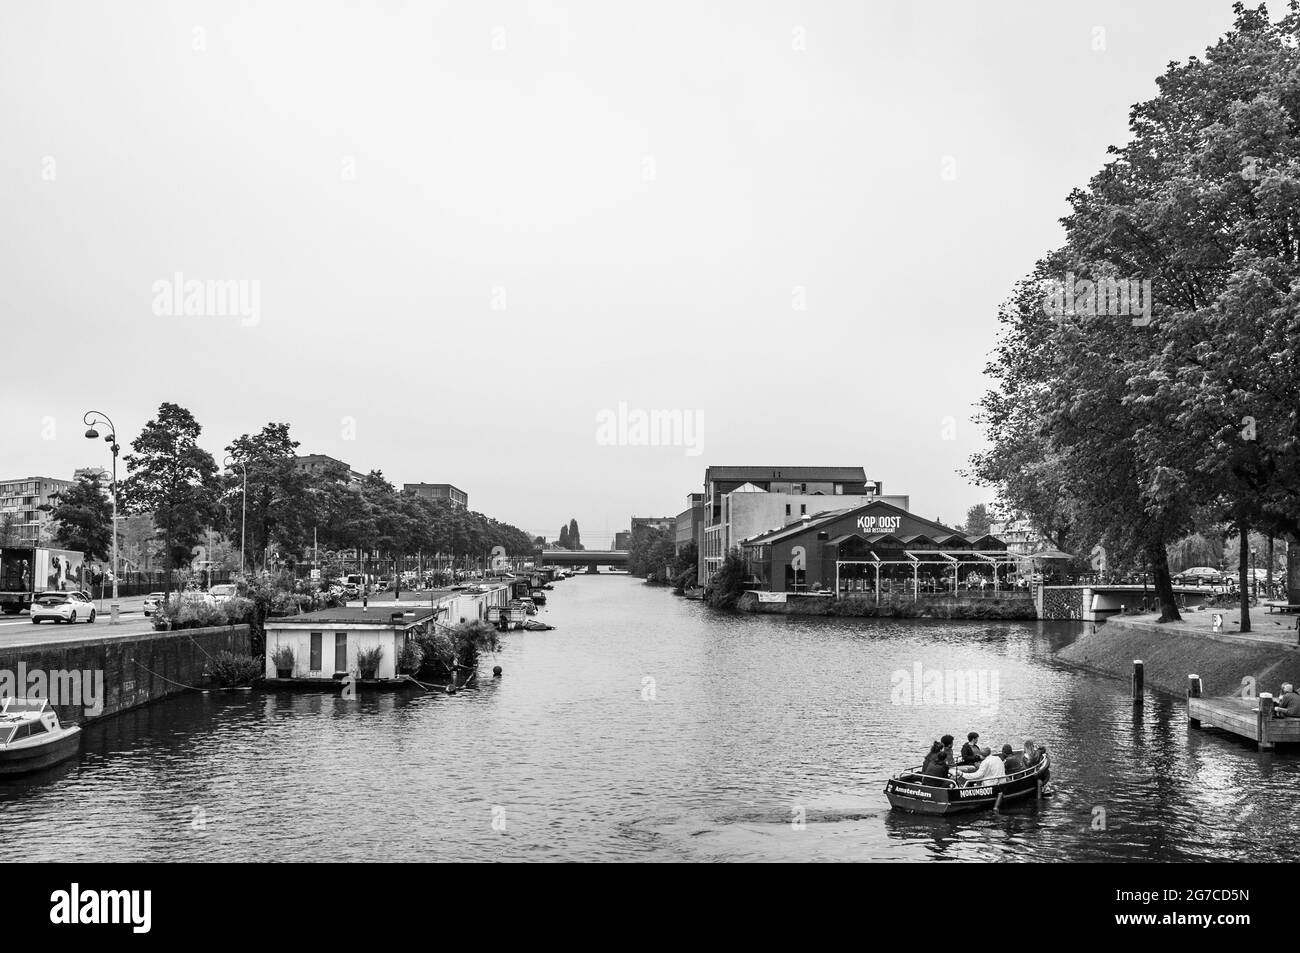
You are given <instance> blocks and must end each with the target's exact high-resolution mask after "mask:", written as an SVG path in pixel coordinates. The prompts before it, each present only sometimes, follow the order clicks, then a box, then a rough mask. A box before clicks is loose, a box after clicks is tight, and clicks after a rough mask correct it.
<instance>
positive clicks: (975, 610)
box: [736, 592, 1037, 620]
mask: <svg viewBox="0 0 1300 953" xmlns="http://www.w3.org/2000/svg"><path fill="white" fill-rule="evenodd" d="M736 608H737V609H739V610H740V611H742V612H758V613H768V614H773V615H820V616H840V617H846V618H860V619H1005V620H1033V619H1036V618H1037V613H1036V612H1035V610H1034V603H1033V600H1032V599H1029V598H1027V597H1026V596H1024V595H1023V594H1012V595H1007V596H970V597H962V596H928V597H927V596H922V597H921V598H920V599H912V598H910V597H905V598H900V597H896V596H882V597H881V599H880V601H879V602H877V601H876V598H875V596H845V597H844V598H842V599H836V598H835V597H834V596H833V595H831V594H829V593H827V594H824V595H814V594H809V595H804V594H794V593H792V594H789V595H787V596H786V599H785V601H784V602H760V601H759V598H758V594H757V593H755V592H746V593H744V594H743V595H742V596H740V598H739V599H738V600H737V602H736Z"/></svg>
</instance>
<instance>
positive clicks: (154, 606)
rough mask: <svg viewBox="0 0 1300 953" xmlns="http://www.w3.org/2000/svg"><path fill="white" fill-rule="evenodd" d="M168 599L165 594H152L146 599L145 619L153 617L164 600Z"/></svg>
mask: <svg viewBox="0 0 1300 953" xmlns="http://www.w3.org/2000/svg"><path fill="white" fill-rule="evenodd" d="M165 598H167V596H166V594H165V593H162V592H151V593H149V595H147V596H145V597H144V614H145V618H148V617H149V616H151V615H153V614H154V613H155V612H157V611H158V609H159V607H160V606H162V603H163V599H165Z"/></svg>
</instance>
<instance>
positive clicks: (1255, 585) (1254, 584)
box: [1250, 546, 1259, 597]
mask: <svg viewBox="0 0 1300 953" xmlns="http://www.w3.org/2000/svg"><path fill="white" fill-rule="evenodd" d="M1250 588H1251V591H1252V592H1254V593H1255V595H1256V597H1258V596H1259V579H1258V578H1257V577H1256V576H1255V547H1254V546H1252V547H1251V548H1250Z"/></svg>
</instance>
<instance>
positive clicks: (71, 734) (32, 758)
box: [0, 697, 81, 776]
mask: <svg viewBox="0 0 1300 953" xmlns="http://www.w3.org/2000/svg"><path fill="white" fill-rule="evenodd" d="M80 746H81V727H80V726H79V725H69V726H68V727H66V728H65V727H63V726H62V725H60V724H59V716H58V715H56V714H55V713H54V710H53V709H52V708H51V707H50V702H49V699H46V698H32V699H27V698H14V697H8V698H5V699H4V701H3V702H2V703H0V776H3V775H10V774H27V773H29V772H32V771H40V770H41V769H42V768H48V767H50V766H52V765H55V764H58V763H59V762H60V761H63V760H65V759H67V758H71V757H72V756H73V755H74V754H76V753H77V749H78V748H79V747H80Z"/></svg>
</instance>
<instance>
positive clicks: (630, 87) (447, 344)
mask: <svg viewBox="0 0 1300 953" xmlns="http://www.w3.org/2000/svg"><path fill="white" fill-rule="evenodd" d="M1274 12H1275V14H1276V13H1281V12H1282V11H1281V7H1280V5H1278V9H1277V10H1275V11H1274ZM1231 20H1232V16H1231V5H1230V3H1228V2H1227V0H1162V2H1143V3H1141V4H1137V3H1134V2H1132V0H1113V2H1112V0H1108V2H1072V3H1068V4H1066V3H1043V2H1041V0H1036V2H1020V3H1003V4H997V5H988V4H973V3H970V2H969V0H962V2H942V3H917V4H911V3H897V2H894V3H879V2H860V0H840V2H830V0H826V2H808V3H792V2H786V3H782V2H752V0H751V2H728V3H717V2H714V3H707V2H706V3H701V2H693V3H688V2H668V0H655V2H646V3H609V2H603V3H602V2H585V3H561V2H512V3H505V2H481V0H476V2H459V3H441V4H431V3H395V2H370V3H365V2H346V3H344V2H320V0H310V2H307V0H304V2H296V3H294V2H277V3H275V4H265V3H251V2H249V3H233V2H223V3H215V2H211V3H209V2H193V3H184V4H181V3H175V2H162V0H160V2H151V3H144V2H121V3H112V4H104V3H98V2H85V0H81V2H78V0H73V2H63V3H51V2H49V0H5V2H4V3H3V4H0V129H2V130H3V133H0V261H2V262H3V266H2V267H3V281H0V321H3V331H4V335H3V341H4V346H3V360H2V362H0V380H2V381H3V384H2V385H0V395H2V396H3V401H4V409H3V414H2V415H0V471H2V472H0V479H8V478H12V477H21V476H28V475H34V474H39V475H48V476H58V477H64V478H68V477H70V476H71V474H72V470H73V469H74V468H75V467H78V466H85V465H95V464H103V465H107V463H108V457H107V453H106V450H105V448H104V445H103V444H102V443H96V444H92V443H90V442H89V441H86V440H85V439H83V437H82V432H83V430H84V427H83V426H82V424H81V416H82V414H83V412H84V411H86V410H87V409H90V408H95V409H99V410H103V411H106V412H107V413H109V414H110V415H111V416H112V417H113V418H114V420H115V421H116V422H117V425H118V427H119V431H120V434H121V436H122V437H123V438H124V439H123V443H124V444H126V443H127V442H128V441H129V439H132V438H134V436H135V435H136V434H137V433H138V432H139V429H140V427H141V426H142V425H143V424H144V423H145V421H146V420H148V419H149V418H150V417H151V416H152V415H153V414H154V412H155V411H156V409H157V407H158V405H159V403H161V402H163V401H173V402H175V403H178V404H181V405H182V406H184V407H187V408H189V409H190V410H191V411H192V412H193V413H194V415H195V416H196V417H197V419H198V420H199V422H200V423H201V424H202V425H203V428H204V433H203V440H204V443H205V445H206V446H207V447H208V448H209V449H210V450H211V451H212V452H213V453H214V455H216V456H217V458H218V462H220V459H221V456H222V454H223V448H224V447H225V446H226V445H227V444H228V443H229V442H230V440H231V439H232V438H234V437H237V436H238V435H240V434H242V433H246V432H255V431H256V430H258V429H260V427H261V426H262V425H263V424H264V423H266V422H268V421H288V422H289V423H290V424H291V425H292V431H293V433H294V434H295V436H296V437H297V439H298V440H300V441H301V443H302V447H301V450H302V452H317V453H326V454H330V455H332V456H336V457H339V458H341V459H343V460H345V461H346V462H348V463H349V464H351V465H352V467H353V468H355V469H358V470H363V471H365V470H370V469H381V470H382V471H383V472H384V474H385V475H386V476H387V477H388V478H389V479H390V480H392V481H394V482H396V483H398V484H399V485H400V484H401V483H402V482H414V481H429V482H451V483H454V484H456V485H457V486H459V487H461V488H462V489H464V490H466V491H467V492H468V493H469V496H470V505H471V506H472V507H473V508H474V509H477V510H480V511H482V512H485V513H488V514H490V515H492V516H495V517H497V518H500V519H503V520H506V521H509V522H512V523H515V524H516V525H519V526H521V527H523V528H524V529H527V530H529V531H531V532H534V533H541V534H544V535H547V536H548V537H552V538H553V537H554V536H555V535H556V534H557V533H558V530H559V527H560V525H561V523H562V522H566V521H567V520H568V519H569V518H570V517H576V518H577V519H578V521H579V523H580V524H581V527H582V530H583V537H584V540H585V541H586V542H587V543H588V545H597V544H600V543H604V542H607V541H608V538H609V535H610V534H612V532H613V531H615V530H617V529H620V528H625V527H626V526H627V525H628V520H629V517H630V516H632V515H639V516H640V515H645V516H658V515H670V514H675V513H677V512H678V511H680V510H681V509H683V508H684V506H685V495H686V494H687V493H689V492H691V491H696V490H699V489H701V484H702V481H703V473H704V468H705V466H706V465H710V464H727V465H774V466H779V465H787V466H788V465H817V464H828V465H861V466H864V467H865V468H866V470H867V475H868V476H869V477H871V478H873V479H877V480H880V481H882V482H883V484H884V487H885V490H886V492H889V493H904V494H910V496H911V498H912V504H913V509H914V510H915V511H917V512H918V513H919V514H920V515H922V516H925V517H929V518H942V519H945V520H948V521H957V520H960V519H961V518H962V517H963V515H964V513H965V510H966V508H967V507H968V506H969V505H971V504H973V503H976V502H980V501H985V500H990V499H991V494H990V493H989V492H988V491H985V490H981V489H980V488H977V487H972V486H969V485H968V484H967V482H966V481H965V480H964V479H963V478H962V477H961V476H960V475H959V474H958V473H957V472H956V471H957V469H958V468H960V467H962V466H963V465H964V463H965V461H966V459H967V457H968V456H969V455H970V453H971V452H972V451H974V450H977V449H978V448H979V446H980V435H979V432H978V430H977V428H976V427H975V426H974V425H973V424H972V423H971V422H970V417H971V414H972V413H973V410H974V408H973V405H974V404H975V402H976V401H977V400H978V399H979V396H980V394H981V392H982V390H983V388H984V381H983V375H982V372H983V368H984V365H985V362H986V358H987V355H988V353H989V351H990V349H991V348H992V346H993V343H994V339H995V331H996V309H997V305H998V303H999V301H1001V300H1002V299H1004V298H1005V297H1006V296H1007V294H1008V292H1009V290H1010V288H1011V286H1012V284H1013V282H1015V281H1016V280H1017V278H1019V277H1021V276H1022V275H1023V274H1024V273H1025V272H1027V271H1028V270H1029V269H1030V268H1031V266H1032V265H1033V262H1034V261H1035V259H1036V258H1038V257H1039V256H1040V255H1041V254H1042V253H1043V252H1044V251H1046V250H1048V249H1049V248H1051V247H1053V246H1055V245H1056V244H1058V243H1059V241H1060V239H1061V237H1062V231H1061V229H1060V226H1059V223H1058V219H1059V218H1060V216H1061V215H1062V214H1064V212H1065V211H1066V206H1065V202H1064V199H1065V196H1066V195H1067V194H1068V192H1069V190H1070V189H1071V188H1073V187H1075V186H1079V185H1083V184H1084V183H1086V182H1087V180H1088V178H1089V177H1090V176H1091V175H1092V174H1093V173H1094V172H1095V171H1096V170H1097V169H1098V168H1099V167H1100V166H1101V165H1102V163H1103V162H1104V161H1105V149H1106V146H1107V145H1108V144H1110V143H1117V142H1122V141H1123V140H1124V139H1125V138H1126V130H1127V118H1128V110H1129V107H1130V106H1131V105H1132V104H1133V103H1135V102H1137V101H1138V100H1141V99H1146V98H1149V97H1151V96H1152V95H1154V92H1155V84H1154V79H1155V77H1156V76H1157V75H1159V74H1160V73H1161V72H1163V70H1164V67H1165V65H1166V64H1167V63H1168V62H1169V61H1170V60H1173V59H1179V60H1181V59H1184V58H1185V57H1187V56H1188V55H1191V54H1198V55H1199V54H1201V53H1203V51H1204V48H1205V47H1206V46H1207V45H1208V44H1210V43H1212V42H1213V41H1214V39H1215V38H1216V37H1217V36H1219V35H1220V34H1221V33H1222V32H1223V31H1224V30H1225V29H1226V28H1227V27H1228V26H1229V25H1230V24H1231ZM177 273H180V274H182V275H183V276H184V281H186V282H188V281H191V280H197V281H210V280H212V281H216V280H236V281H242V282H247V284H246V285H244V288H245V289H247V290H248V292H249V293H250V294H251V293H252V291H253V290H254V288H256V290H257V293H258V295H259V298H258V299H257V303H258V305H259V308H258V311H257V313H256V315H255V316H254V315H253V314H252V309H251V307H250V308H249V309H247V311H246V314H247V315H248V316H246V317H242V318H241V317H240V316H239V315H238V314H230V315H221V314H212V313H205V314H200V315H192V314H189V315H187V314H185V313H180V314H168V313H167V310H168V309H167V308H166V307H162V306H160V305H159V304H158V301H157V300H156V298H157V297H158V295H157V293H156V292H157V288H156V283H158V282H174V280H175V278H174V276H175V275H176V274H177ZM254 283H256V284H254ZM164 297H166V298H168V300H170V296H169V295H165V296H164ZM205 300H206V299H205ZM250 304H251V301H250ZM159 312H161V313H159ZM182 312H183V309H182ZM620 403H622V404H624V405H626V414H627V419H628V420H629V421H630V422H635V415H636V413H637V412H638V411H639V412H645V413H648V412H650V411H653V410H667V411H680V412H681V413H682V414H684V415H686V419H688V420H690V421H693V422H694V421H701V422H702V430H701V431H700V432H699V433H688V434H683V435H682V439H681V440H679V441H678V443H679V444H684V445H678V446H635V445H630V444H631V442H633V441H635V439H636V436H637V434H636V432H635V431H632V432H631V433H624V434H623V438H627V439H621V438H620V437H619V434H618V429H617V427H615V428H614V430H613V431H612V434H613V440H612V442H611V440H610V439H608V438H609V436H610V432H609V431H607V432H606V434H605V435H604V436H603V437H602V435H601V434H600V433H599V432H598V430H599V422H600V421H601V419H602V417H601V415H602V412H607V416H606V418H605V419H608V417H609V415H613V416H617V415H618V413H619V405H620ZM948 418H951V419H950V420H949V419H948ZM949 438H951V439H949Z"/></svg>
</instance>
